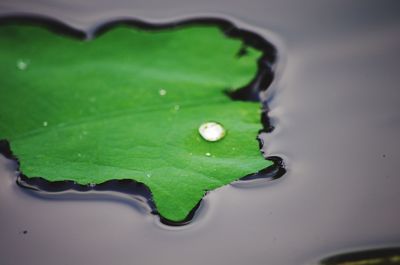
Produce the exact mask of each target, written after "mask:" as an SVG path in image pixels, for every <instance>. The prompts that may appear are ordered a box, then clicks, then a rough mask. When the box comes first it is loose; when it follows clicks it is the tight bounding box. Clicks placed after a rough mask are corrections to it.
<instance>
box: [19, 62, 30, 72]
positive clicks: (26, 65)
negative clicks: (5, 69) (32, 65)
mask: <svg viewBox="0 0 400 265" xmlns="http://www.w3.org/2000/svg"><path fill="white" fill-rule="evenodd" d="M17 67H18V69H19V70H21V71H23V70H25V69H26V68H28V62H27V61H24V60H18V61H17Z"/></svg>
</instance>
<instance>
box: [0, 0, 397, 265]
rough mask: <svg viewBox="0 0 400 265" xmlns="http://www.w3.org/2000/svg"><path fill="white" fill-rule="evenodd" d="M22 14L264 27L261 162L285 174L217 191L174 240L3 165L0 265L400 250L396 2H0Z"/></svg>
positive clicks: (113, 205) (142, 216) (130, 209)
mask: <svg viewBox="0 0 400 265" xmlns="http://www.w3.org/2000/svg"><path fill="white" fill-rule="evenodd" d="M26 12H28V13H35V14H41V15H49V16H52V17H56V18H59V19H61V20H62V21H64V22H66V23H68V24H70V25H72V26H74V27H78V28H82V29H86V30H90V29H93V28H94V27H95V26H96V25H98V24H99V23H102V22H104V21H107V20H109V19H112V18H116V17H131V18H141V19H145V20H148V21H170V20H174V19H176V18H177V17H181V16H192V15H205V14H206V15H209V14H214V15H223V16H225V17H226V16H228V17H229V18H231V19H233V20H235V21H236V22H238V21H239V22H238V23H239V24H241V25H244V26H245V27H249V25H252V26H254V27H256V28H254V30H256V31H258V32H260V33H262V34H264V35H265V36H266V37H267V38H268V39H270V40H271V41H272V42H273V43H274V44H275V45H277V47H278V48H279V51H280V61H279V64H278V69H277V71H278V79H277V80H276V82H275V83H274V84H273V87H271V89H270V90H269V92H268V95H267V97H268V101H269V104H270V107H271V116H272V118H273V119H274V121H275V123H276V130H275V131H274V132H272V133H271V134H269V135H268V136H267V142H268V145H267V146H266V148H267V150H268V155H278V156H282V157H283V158H284V160H285V162H286V164H287V168H288V172H287V173H286V174H285V175H284V177H283V178H281V179H279V180H277V181H274V182H268V183H259V185H251V186H250V187H248V186H246V187H243V186H242V185H228V186H225V187H222V188H220V189H218V190H216V191H213V192H211V193H210V194H209V195H207V196H206V197H205V200H204V203H203V205H202V207H201V208H200V210H199V212H198V215H197V216H196V218H195V220H194V222H193V223H192V224H190V225H188V226H185V227H180V228H170V227H165V226H163V225H161V224H159V222H158V221H157V218H156V217H154V216H151V215H149V214H147V213H146V210H145V206H143V205H140V204H138V203H135V202H132V201H131V200H129V199H126V198H121V199H115V200H110V199H107V198H105V199H103V200H97V199H93V198H91V196H87V197H84V196H77V197H76V198H77V199H76V200H63V199H57V197H49V198H48V199H43V198H37V197H33V196H32V195H30V194H29V193H27V192H26V191H24V190H21V189H20V188H19V187H18V186H16V185H15V182H14V180H15V173H14V172H13V168H12V165H11V164H10V161H7V160H6V159H4V158H1V159H0V264H4V265H9V264H10V265H11V264H32V265H35V264H38V265H43V264H82V265H91V264H93V265H101V264H114V265H126V264H152V265H157V264H168V265H169V264H194V265H196V264H202V265H204V264H207V265H211V264H218V265H222V264H231V265H232V264H249V265H261V264H272V265H280V264H282V265H290V264H314V263H317V261H318V260H319V259H320V258H322V257H325V256H329V255H331V254H335V253H342V252H346V251H350V250H356V249H365V248H376V247H384V246H398V245H400V176H399V173H398V172H399V171H398V169H397V166H398V164H399V162H398V161H399V160H400V151H399V150H400V140H399V139H398V137H399V136H400V91H399V89H400V85H399V84H400V71H399V69H400V68H399V65H398V64H399V62H400V52H399V50H400V49H399V48H400V16H399V14H400V4H398V1H361V0H360V1H351V3H350V1H344V0H343V1H320V0H318V1H317V0H309V1H287V0H271V1H266V0H263V1H262V0H260V1H256V0H248V1H223V0H202V1H194V0H190V1H188V0H185V1H184V0H141V1H138V0H134V1H132V0H114V1H106V0H87V1H80V0H79V1H78V0H70V1H63V0H37V1H31V0H24V1H22V0H17V1H15V0H1V1H0V15H6V14H15V13H26ZM250 29H252V28H251V27H250ZM115 198H119V197H118V196H115ZM24 230H26V231H27V233H26V234H24V233H23V231H24Z"/></svg>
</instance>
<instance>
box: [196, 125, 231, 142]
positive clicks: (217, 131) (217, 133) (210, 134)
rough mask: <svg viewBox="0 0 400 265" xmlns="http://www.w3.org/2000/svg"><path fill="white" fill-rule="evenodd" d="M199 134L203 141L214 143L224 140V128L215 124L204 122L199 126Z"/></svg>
mask: <svg viewBox="0 0 400 265" xmlns="http://www.w3.org/2000/svg"><path fill="white" fill-rule="evenodd" d="M199 133H200V135H201V137H203V139H204V140H206V141H209V142H216V141H218V140H221V139H222V138H224V136H225V134H226V132H225V128H224V127H223V126H222V125H221V124H219V123H217V122H206V123H203V124H202V125H200V127H199Z"/></svg>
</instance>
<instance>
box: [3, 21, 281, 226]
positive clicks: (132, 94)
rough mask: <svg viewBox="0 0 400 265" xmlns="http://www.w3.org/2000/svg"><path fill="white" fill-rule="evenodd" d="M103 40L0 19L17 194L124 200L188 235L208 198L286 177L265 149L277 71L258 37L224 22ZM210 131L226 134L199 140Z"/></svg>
mask: <svg viewBox="0 0 400 265" xmlns="http://www.w3.org/2000/svg"><path fill="white" fill-rule="evenodd" d="M94 36H95V37H94V38H89V35H87V34H86V33H85V32H82V31H79V30H76V29H73V28H71V27H69V26H67V25H64V24H63V23H60V22H57V21H55V20H53V19H49V18H42V17H40V18H39V17H8V18H3V19H2V20H1V21H0V40H1V41H0V48H1V49H0V50H1V51H3V52H0V62H1V63H0V72H1V74H2V76H4V77H7V78H2V79H1V80H0V92H1V95H2V104H1V105H0V139H4V140H2V141H0V143H1V144H0V151H1V153H2V154H4V155H5V156H7V157H9V158H12V159H15V160H17V161H19V163H20V164H19V165H20V171H21V172H22V173H21V175H20V177H19V179H18V184H20V185H21V186H23V187H27V188H31V189H34V190H44V191H50V192H57V191H66V190H76V191H88V190H96V191H104V190H116V191H120V192H124V193H128V194H132V195H134V196H140V197H143V198H146V199H145V200H146V201H147V203H148V205H149V206H150V208H151V209H152V213H153V214H158V215H160V218H161V220H162V221H163V222H164V223H166V224H169V225H182V224H186V223H188V222H189V221H190V220H191V219H192V218H193V216H194V214H195V211H196V209H197V208H198V206H199V205H200V202H201V198H202V197H203V196H204V195H205V193H206V192H207V191H210V190H213V189H216V188H218V187H220V186H223V185H226V184H229V183H231V182H232V181H235V180H238V179H241V178H242V179H243V180H246V179H255V178H270V179H275V178H277V177H279V176H281V175H283V174H284V172H285V171H284V165H283V163H282V160H281V159H280V158H278V157H270V158H268V157H267V160H266V159H265V158H264V157H263V156H262V155H261V154H260V151H259V148H258V145H257V138H256V137H257V131H264V132H269V131H271V130H272V128H273V127H272V125H271V123H270V120H269V118H268V115H267V114H268V112H267V110H265V111H261V112H260V98H259V92H260V91H261V90H265V89H267V88H268V86H269V85H270V84H271V82H272V80H273V71H272V65H273V64H274V62H275V61H276V52H275V49H274V47H273V46H272V45H271V44H270V43H269V42H267V41H266V40H265V39H263V38H262V37H261V36H259V35H257V34H255V33H252V32H250V31H246V30H243V29H239V28H237V27H236V26H235V25H234V24H233V23H231V22H229V21H226V20H224V19H215V18H199V19H191V20H185V21H179V22H174V23H168V24H160V25H155V24H149V23H145V22H142V21H137V20H118V21H114V22H108V23H107V24H104V25H102V26H100V27H98V28H97V30H96V31H95V33H94ZM260 113H261V122H260ZM207 121H216V122H219V123H221V124H222V125H223V126H224V127H225V128H226V130H227V134H226V136H225V137H224V138H223V139H222V140H220V141H217V142H208V141H205V140H204V139H202V138H201V136H200V135H199V133H198V131H197V129H198V127H199V126H200V124H202V123H204V122H207ZM260 126H262V129H261V130H260ZM259 143H260V145H262V143H261V142H259ZM17 158H18V159H17ZM254 172H258V173H254ZM243 176H245V177H243Z"/></svg>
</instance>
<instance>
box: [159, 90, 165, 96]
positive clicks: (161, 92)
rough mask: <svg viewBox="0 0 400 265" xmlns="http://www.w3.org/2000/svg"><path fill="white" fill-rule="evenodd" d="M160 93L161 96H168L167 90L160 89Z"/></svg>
mask: <svg viewBox="0 0 400 265" xmlns="http://www.w3.org/2000/svg"><path fill="white" fill-rule="evenodd" d="M158 93H159V94H160V96H165V95H166V94H167V90H165V89H160V90H159V91H158Z"/></svg>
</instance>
